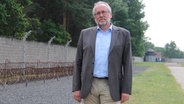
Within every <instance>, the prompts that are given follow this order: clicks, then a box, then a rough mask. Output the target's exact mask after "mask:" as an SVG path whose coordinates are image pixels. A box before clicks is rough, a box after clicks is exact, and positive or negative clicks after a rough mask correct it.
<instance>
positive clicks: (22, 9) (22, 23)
mask: <svg viewBox="0 0 184 104" xmlns="http://www.w3.org/2000/svg"><path fill="white" fill-rule="evenodd" d="M97 1H98V0H1V1H0V19H1V20H0V21H1V24H0V34H1V35H5V36H15V37H17V38H21V37H22V36H23V32H25V31H28V30H32V33H31V35H30V36H29V37H28V39H29V40H35V41H43V42H47V41H49V39H50V38H51V37H53V36H56V38H55V39H54V43H57V44H65V43H66V42H67V41H69V40H71V39H72V45H73V46H76V44H77V41H78V37H79V34H80V31H81V29H83V28H87V27H90V26H94V25H95V22H94V20H93V16H92V8H93V5H94V3H95V2H97ZM104 1H106V2H108V3H109V5H110V6H111V7H112V13H113V18H112V23H113V24H115V25H117V26H121V27H124V28H126V29H128V30H129V31H130V32H131V38H132V50H133V55H134V56H143V55H144V51H145V49H144V45H145V44H144V43H145V41H144V31H145V30H146V29H147V27H148V24H147V22H145V21H142V19H143V18H144V12H143V9H144V5H143V4H142V2H141V1H139V0H104ZM9 8H10V9H9Z"/></svg>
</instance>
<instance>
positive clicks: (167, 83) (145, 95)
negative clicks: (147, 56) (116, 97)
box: [125, 62, 184, 104]
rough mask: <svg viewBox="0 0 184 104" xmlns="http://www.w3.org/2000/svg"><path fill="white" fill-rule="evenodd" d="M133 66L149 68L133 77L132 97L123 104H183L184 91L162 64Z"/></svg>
mask: <svg viewBox="0 0 184 104" xmlns="http://www.w3.org/2000/svg"><path fill="white" fill-rule="evenodd" d="M135 65H140V66H149V67H148V69H147V70H146V71H144V72H143V73H141V74H138V75H136V76H135V77H133V89H132V95H131V97H130V101H129V102H127V103H125V104H184V91H183V90H182V89H181V87H180V85H179V84H178V83H177V82H176V80H175V78H174V77H173V76H172V75H171V72H170V70H169V69H168V68H167V67H166V66H165V65H164V63H150V62H142V63H135Z"/></svg>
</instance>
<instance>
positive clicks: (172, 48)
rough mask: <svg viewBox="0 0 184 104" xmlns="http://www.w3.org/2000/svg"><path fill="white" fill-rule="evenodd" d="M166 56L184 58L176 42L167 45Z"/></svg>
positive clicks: (183, 53)
mask: <svg viewBox="0 0 184 104" xmlns="http://www.w3.org/2000/svg"><path fill="white" fill-rule="evenodd" d="M164 55H165V56H166V57H168V58H184V52H182V51H180V49H179V48H178V47H177V45H176V43H175V41H171V42H170V43H167V44H166V45H165V52H164Z"/></svg>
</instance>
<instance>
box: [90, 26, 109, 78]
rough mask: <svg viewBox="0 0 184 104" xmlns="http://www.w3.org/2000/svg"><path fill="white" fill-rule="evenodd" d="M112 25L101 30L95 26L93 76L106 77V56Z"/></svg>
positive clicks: (107, 54)
mask: <svg viewBox="0 0 184 104" xmlns="http://www.w3.org/2000/svg"><path fill="white" fill-rule="evenodd" d="M111 35H112V25H111V26H110V27H109V29H108V30H107V31H105V32H103V31H102V30H101V29H100V28H99V27H97V35H96V43H95V62H94V72H93V76H94V77H108V56H109V49H110V43H111Z"/></svg>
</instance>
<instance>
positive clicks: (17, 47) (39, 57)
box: [0, 37, 76, 63]
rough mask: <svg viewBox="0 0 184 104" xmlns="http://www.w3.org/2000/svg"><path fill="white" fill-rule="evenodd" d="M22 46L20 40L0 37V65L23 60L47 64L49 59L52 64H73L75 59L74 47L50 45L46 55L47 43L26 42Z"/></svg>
mask: <svg viewBox="0 0 184 104" xmlns="http://www.w3.org/2000/svg"><path fill="white" fill-rule="evenodd" d="M23 45H24V44H23V41H21V40H17V39H9V38H4V37H0V63H4V62H5V60H8V61H11V62H22V61H23V59H24V60H25V62H36V61H41V62H47V61H48V60H49V59H50V61H52V62H61V61H62V62H73V61H74V59H75V54H76V48H74V47H67V48H66V47H65V46H62V45H52V44H51V46H50V51H49V53H50V55H48V44H47V43H41V42H29V41H26V42H25V45H24V46H23ZM23 47H25V48H23ZM24 49H25V52H24ZM24 53H25V55H24ZM48 56H50V58H48Z"/></svg>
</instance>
